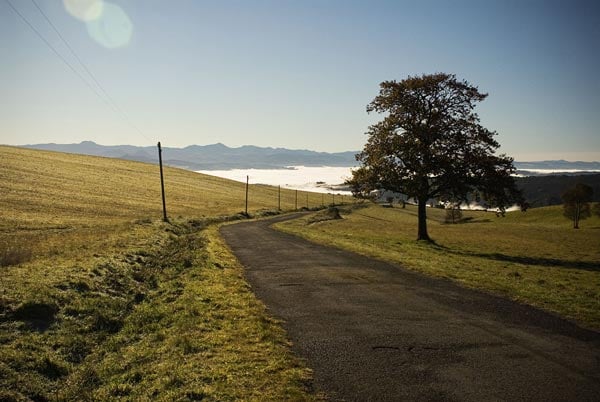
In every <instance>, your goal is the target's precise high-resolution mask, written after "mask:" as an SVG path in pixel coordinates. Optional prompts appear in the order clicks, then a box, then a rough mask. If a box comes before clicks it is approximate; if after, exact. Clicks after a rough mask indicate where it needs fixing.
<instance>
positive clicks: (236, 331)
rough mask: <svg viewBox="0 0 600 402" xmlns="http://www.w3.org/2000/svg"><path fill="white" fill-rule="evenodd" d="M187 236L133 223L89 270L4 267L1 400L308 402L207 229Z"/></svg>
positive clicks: (237, 271) (302, 373)
mask: <svg viewBox="0 0 600 402" xmlns="http://www.w3.org/2000/svg"><path fill="white" fill-rule="evenodd" d="M193 226H194V225H190V224H174V225H168V224H164V223H159V222H154V223H143V224H137V225H135V226H134V227H133V228H131V230H130V231H123V232H122V234H121V235H120V236H115V238H113V239H110V240H108V242H109V243H110V244H109V245H108V247H107V244H106V242H103V243H102V244H101V245H100V247H99V248H98V247H96V245H92V248H93V251H94V254H95V256H96V257H95V258H94V260H93V262H91V261H90V264H89V265H87V264H86V263H85V262H83V261H82V262H81V263H72V261H71V260H70V259H66V260H63V261H61V262H57V261H56V260H55V259H54V260H52V261H50V260H47V261H46V264H40V262H41V261H39V260H37V262H35V263H34V264H35V267H34V266H32V265H28V264H21V265H18V266H12V267H6V268H3V276H2V287H3V293H2V299H1V300H2V321H1V323H0V328H1V330H2V331H1V338H2V339H1V340H2V342H1V344H0V355H1V356H2V359H1V361H0V373H1V375H0V378H1V380H0V389H2V391H1V392H0V399H2V400H19V399H22V398H31V399H34V400H52V399H59V400H82V399H84V400H85V399H88V400H109V399H117V398H124V399H127V400H150V399H157V400H201V399H203V400H219V401H221V400H242V399H244V400H253V399H254V400H259V399H260V400H290V399H293V400H310V399H311V398H312V397H311V395H310V394H309V387H308V384H309V380H310V372H309V371H308V370H307V369H306V368H305V367H304V366H303V365H302V364H301V362H300V361H298V360H297V358H295V357H294V356H293V355H292V354H291V352H290V350H289V345H288V343H287V341H286V338H285V333H284V332H283V330H282V329H281V327H280V326H279V325H278V324H277V322H275V321H274V320H273V319H271V318H270V317H269V316H268V315H267V314H266V312H265V308H264V306H263V305H262V304H261V303H260V302H258V301H257V300H256V298H255V297H254V296H253V294H252V292H251V291H250V289H249V286H248V285H247V283H246V282H245V281H244V279H243V275H242V268H241V267H240V266H239V265H238V264H237V262H236V260H235V259H234V258H233V256H232V255H231V254H230V253H229V252H228V250H227V248H226V247H225V246H224V244H223V243H222V241H221V240H220V238H219V237H218V234H217V232H216V227H214V226H211V227H209V228H208V229H205V230H203V231H201V230H200V229H199V228H194V227H193ZM140 239H146V240H143V241H141V240H140ZM110 246H114V247H116V248H118V249H119V251H117V252H115V249H113V248H111V247H110ZM101 249H104V251H101Z"/></svg>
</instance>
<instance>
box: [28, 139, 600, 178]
mask: <svg viewBox="0 0 600 402" xmlns="http://www.w3.org/2000/svg"><path fill="white" fill-rule="evenodd" d="M23 147H25V148H33V149H44V150H49V151H59V152H68V153H77V154H84V155H95V156H104V157H109V158H120V159H129V160H135V161H140V162H149V163H157V162H158V152H157V149H156V147H155V146H148V147H138V146H133V145H99V144H96V143H95V142H92V141H83V142H81V143H79V144H35V145H24V146H23ZM357 153H358V151H348V152H336V153H328V152H316V151H309V150H292V149H286V148H269V147H266V148H265V147H256V146H253V145H244V146H242V147H238V148H230V147H228V146H226V145H223V144H221V143H218V144H212V145H190V146H187V147H185V148H170V147H163V162H164V163H165V164H167V165H169V166H175V167H180V168H184V169H189V170H228V169H249V168H255V169H283V168H286V167H288V166H355V165H356V164H357V163H356V159H355V155H356V154H357ZM515 167H516V168H517V169H518V170H519V173H521V174H523V175H525V176H534V175H539V174H540V173H539V172H536V171H537V170H545V171H553V172H561V171H563V172H568V171H572V170H584V171H586V170H587V171H598V172H600V162H568V161H564V160H551V161H540V162H515Z"/></svg>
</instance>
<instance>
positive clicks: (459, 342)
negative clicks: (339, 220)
mask: <svg viewBox="0 0 600 402" xmlns="http://www.w3.org/2000/svg"><path fill="white" fill-rule="evenodd" d="M283 219H285V218H284V217H278V218H275V219H271V220H268V221H258V222H244V223H240V224H236V225H230V226H224V227H223V228H222V229H221V234H222V236H223V237H224V239H225V240H226V242H227V243H228V244H229V246H230V247H231V249H232V250H233V252H234V253H235V255H236V256H237V257H238V258H239V260H240V261H241V263H242V264H243V265H244V266H245V267H246V269H247V270H246V277H247V279H248V281H249V282H250V284H251V285H252V287H253V290H254V292H255V293H256V295H257V296H258V297H259V298H260V299H261V300H263V301H264V303H265V304H266V305H267V306H268V307H269V309H270V310H271V312H272V313H273V315H274V316H276V317H278V318H280V319H283V320H284V327H285V329H286V330H287V331H288V334H289V337H290V339H291V340H292V342H293V344H294V346H293V349H294V351H295V352H296V353H297V354H298V355H299V356H301V357H303V358H305V359H306V360H307V362H308V365H309V366H310V367H311V368H312V369H313V370H314V386H315V388H316V390H318V391H324V392H325V393H326V394H327V395H329V397H330V398H331V400H346V401H386V400H389V401H403V400H405V401H442V400H448V401H478V402H479V401H599V400H600V334H599V333H597V332H592V331H586V330H583V329H580V328H578V327H576V326H574V325H572V324H570V323H568V322H566V321H563V320H561V319H558V318H556V317H553V316H551V315H549V314H546V313H543V312H541V311H539V310H536V309H533V308H529V307H526V306H522V305H519V304H517V303H513V302H510V301H507V300H504V299H501V298H496V297H492V296H489V295H485V294H482V293H480V292H476V291H472V290H468V289H463V288H461V287H459V286H456V285H454V284H452V283H450V282H449V281H444V280H436V279H431V278H426V277H423V276H421V275H418V274H415V273H411V272H409V271H406V270H404V269H402V268H401V267H399V266H396V265H392V264H387V263H383V262H380V261H375V260H372V259H369V258H366V257H362V256H359V255H356V254H353V253H350V252H345V251H340V250H337V249H333V248H329V247H325V246H320V245H316V244H313V243H311V242H308V241H305V240H302V239H300V238H298V237H295V236H291V235H287V234H284V233H280V232H277V231H275V230H273V229H271V228H269V225H270V224H272V223H274V222H275V221H279V220H283Z"/></svg>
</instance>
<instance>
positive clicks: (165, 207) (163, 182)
mask: <svg viewBox="0 0 600 402" xmlns="http://www.w3.org/2000/svg"><path fill="white" fill-rule="evenodd" d="M157 145H158V164H159V165H160V190H161V193H162V207H163V221H164V222H169V218H167V203H166V201H165V180H164V178H163V166H162V149H161V147H160V141H159V142H158V144H157Z"/></svg>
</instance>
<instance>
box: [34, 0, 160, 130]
mask: <svg viewBox="0 0 600 402" xmlns="http://www.w3.org/2000/svg"><path fill="white" fill-rule="evenodd" d="M31 2H32V3H33V4H34V5H35V7H36V8H37V9H38V11H39V12H40V14H42V16H43V17H44V19H45V20H46V22H48V24H49V25H50V26H51V27H52V29H53V30H54V32H56V34H57V35H58V37H59V38H60V40H61V41H62V42H63V43H64V45H65V47H66V48H67V49H69V52H71V54H72V55H73V57H74V58H75V59H76V60H77V62H78V63H79V65H80V66H81V67H82V68H83V70H84V71H85V72H86V73H87V75H88V76H89V77H90V78H91V80H92V81H93V82H94V84H96V86H97V87H98V88H100V91H102V93H103V94H104V96H105V97H106V99H107V100H108V102H109V103H110V105H111V106H112V108H113V109H115V111H116V112H117V113H118V114H120V115H121V118H122V119H124V120H125V121H126V122H127V123H128V124H129V125H130V126H131V127H132V128H134V129H135V130H136V131H137V132H138V134H140V135H142V136H143V137H144V138H146V139H147V140H150V139H149V138H148V137H146V136H145V135H144V133H143V132H142V130H140V129H139V127H137V126H136V125H135V124H134V123H133V122H132V121H131V119H130V118H129V116H128V115H127V114H126V113H125V112H124V111H123V109H121V108H120V107H119V105H118V104H117V103H116V102H115V100H114V99H113V98H112V96H110V94H109V93H108V92H107V91H106V89H104V87H103V86H102V84H100V82H99V81H98V80H97V79H96V76H95V75H94V74H93V73H92V72H91V71H90V69H89V68H88V67H87V65H86V64H85V63H84V62H83V60H82V59H81V58H80V57H79V56H78V55H77V52H75V50H74V49H73V48H72V47H71V45H70V44H69V42H68V41H67V40H66V39H65V38H64V36H63V35H62V34H61V33H60V31H59V30H58V28H57V27H56V25H54V23H53V22H52V21H51V20H50V18H49V17H48V15H46V13H45V12H44V10H42V8H41V7H40V6H39V4H38V3H37V1H36V0H31Z"/></svg>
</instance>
